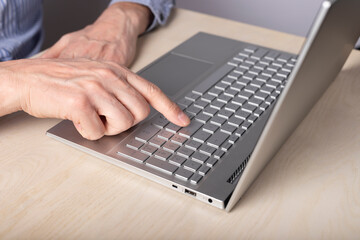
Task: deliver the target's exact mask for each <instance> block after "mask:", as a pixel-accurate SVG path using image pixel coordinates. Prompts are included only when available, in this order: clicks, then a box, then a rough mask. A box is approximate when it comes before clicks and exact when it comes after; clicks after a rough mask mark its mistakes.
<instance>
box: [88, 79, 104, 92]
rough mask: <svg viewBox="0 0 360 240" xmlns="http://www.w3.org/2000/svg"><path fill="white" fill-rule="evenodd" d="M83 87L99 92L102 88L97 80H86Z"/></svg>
mask: <svg viewBox="0 0 360 240" xmlns="http://www.w3.org/2000/svg"><path fill="white" fill-rule="evenodd" d="M85 87H86V89H87V90H88V91H90V92H101V91H103V90H104V86H103V85H102V84H101V83H100V82H98V81H87V82H86V83H85Z"/></svg>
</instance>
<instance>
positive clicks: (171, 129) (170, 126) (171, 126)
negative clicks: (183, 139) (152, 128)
mask: <svg viewBox="0 0 360 240" xmlns="http://www.w3.org/2000/svg"><path fill="white" fill-rule="evenodd" d="M180 128H181V127H179V126H178V125H175V124H173V123H169V124H168V125H167V126H166V127H165V130H166V131H169V132H172V133H176V132H177V131H179V129H180Z"/></svg>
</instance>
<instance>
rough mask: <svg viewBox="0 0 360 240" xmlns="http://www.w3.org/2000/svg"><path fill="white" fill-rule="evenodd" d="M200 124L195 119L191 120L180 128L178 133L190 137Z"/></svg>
mask: <svg viewBox="0 0 360 240" xmlns="http://www.w3.org/2000/svg"><path fill="white" fill-rule="evenodd" d="M201 126H202V123H200V122H197V121H192V122H190V124H189V125H188V126H186V127H183V128H182V129H180V130H179V132H178V133H179V134H180V135H181V136H183V137H187V138H190V137H191V136H192V135H193V134H194V133H195V132H196V131H197V130H199V129H200V128H201Z"/></svg>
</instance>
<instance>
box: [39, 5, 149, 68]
mask: <svg viewBox="0 0 360 240" xmlns="http://www.w3.org/2000/svg"><path fill="white" fill-rule="evenodd" d="M151 18H152V14H151V12H150V10H149V9H148V8H147V7H145V6H143V5H140V4H136V3H126V2H125V3H124V2H120V3H115V4H113V5H111V6H110V7H108V8H107V9H106V10H105V11H104V12H103V13H102V15H101V16H100V17H99V18H98V19H97V20H96V21H95V23H93V24H92V25H89V26H87V27H86V28H84V29H82V30H79V31H77V32H73V33H69V34H66V35H64V36H63V37H62V38H61V39H60V40H59V41H58V42H57V43H56V44H55V45H54V46H52V47H51V48H49V49H48V50H47V51H46V52H45V53H44V54H43V55H42V56H41V57H42V58H89V59H93V60H105V61H113V62H116V63H118V64H121V65H124V66H129V65H130V63H131V62H132V61H133V59H134V56H135V51H136V42H137V38H138V36H139V35H140V34H141V33H143V32H144V31H145V29H146V27H147V26H148V25H149V23H150V21H151Z"/></svg>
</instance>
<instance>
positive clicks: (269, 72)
mask: <svg viewBox="0 0 360 240" xmlns="http://www.w3.org/2000/svg"><path fill="white" fill-rule="evenodd" d="M261 75H263V76H266V77H272V76H274V75H275V73H274V72H273V71H269V70H264V71H262V72H261Z"/></svg>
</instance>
